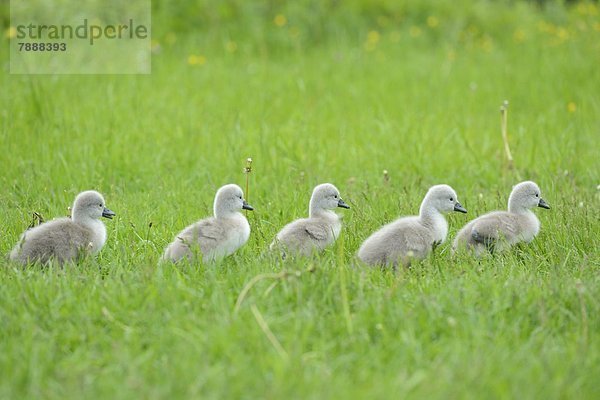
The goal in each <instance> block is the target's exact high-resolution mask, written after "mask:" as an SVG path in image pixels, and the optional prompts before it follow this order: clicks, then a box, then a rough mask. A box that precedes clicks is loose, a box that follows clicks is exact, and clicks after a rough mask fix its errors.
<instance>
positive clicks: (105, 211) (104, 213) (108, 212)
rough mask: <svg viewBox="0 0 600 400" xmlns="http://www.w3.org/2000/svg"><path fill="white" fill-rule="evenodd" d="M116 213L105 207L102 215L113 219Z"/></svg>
mask: <svg viewBox="0 0 600 400" xmlns="http://www.w3.org/2000/svg"><path fill="white" fill-rule="evenodd" d="M115 215H117V214H115V213H114V211H111V210H109V209H108V208H106V207H104V211H102V216H103V217H104V218H108V219H112V217H114V216H115Z"/></svg>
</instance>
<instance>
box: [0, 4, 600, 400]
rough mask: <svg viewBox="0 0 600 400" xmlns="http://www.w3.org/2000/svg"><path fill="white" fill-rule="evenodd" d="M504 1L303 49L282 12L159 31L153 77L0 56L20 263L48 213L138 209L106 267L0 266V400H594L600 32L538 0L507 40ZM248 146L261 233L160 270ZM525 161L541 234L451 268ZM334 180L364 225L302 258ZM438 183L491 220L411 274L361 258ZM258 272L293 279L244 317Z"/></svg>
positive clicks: (453, 218)
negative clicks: (23, 240)
mask: <svg viewBox="0 0 600 400" xmlns="http://www.w3.org/2000/svg"><path fill="white" fill-rule="evenodd" d="M353 4H354V3H353ZM480 6H481V5H480ZM487 7H489V11H486V12H485V15H486V17H485V18H487V19H485V18H484V19H482V20H477V19H475V22H473V24H474V25H469V24H468V23H465V24H464V25H460V26H456V25H453V24H450V23H448V22H447V21H446V20H444V19H443V16H439V19H440V25H439V27H436V28H429V27H428V26H427V24H425V23H424V22H423V21H425V19H424V18H426V15H427V10H425V14H424V15H425V17H424V18H423V19H422V20H421V22H419V20H418V19H416V20H415V21H416V22H411V23H407V24H400V25H398V26H399V27H398V28H395V27H394V26H390V27H377V26H373V27H371V26H369V25H368V23H365V25H361V26H357V29H356V30H355V31H354V32H351V33H347V32H346V33H339V35H337V36H336V34H333V33H331V34H329V36H328V37H327V38H328V39H327V40H326V41H323V42H322V43H320V44H314V43H312V42H302V41H301V39H299V40H300V42H298V43H297V44H294V41H293V40H292V39H290V38H289V37H288V36H286V35H287V33H285V34H284V33H282V32H283V31H282V30H278V29H279V28H277V27H275V26H274V25H273V24H272V23H271V18H270V17H269V18H267V19H266V20H267V22H269V23H270V25H268V26H266V27H265V28H264V32H262V34H263V35H264V36H265V37H267V38H268V40H266V39H265V40H264V41H261V40H259V39H257V38H256V37H254V36H253V39H252V41H249V42H248V43H245V42H243V40H242V39H237V41H236V43H237V50H236V51H235V52H233V53H230V52H227V51H226V45H227V42H228V41H229V39H227V38H225V37H220V36H218V37H217V38H215V37H213V36H211V32H210V31H209V32H205V33H206V35H205V36H203V35H202V34H196V35H195V34H193V33H183V34H178V35H177V39H176V41H175V42H173V43H170V44H169V43H167V42H165V41H163V39H162V38H159V41H160V43H161V51H160V52H159V53H157V54H155V55H154V57H153V73H152V75H150V76H17V75H12V76H11V75H8V72H7V71H8V56H7V51H6V46H4V45H3V46H2V50H1V51H0V60H1V61H2V68H3V72H2V74H1V75H0V85H1V87H2V91H1V92H0V99H1V103H0V104H1V108H0V115H1V118H0V137H1V142H2V157H1V158H0V184H1V186H2V188H3V189H2V190H1V191H0V212H1V215H2V217H0V253H2V254H6V253H8V252H9V251H10V249H11V248H12V246H13V245H14V244H15V243H16V241H17V240H18V237H19V235H20V233H21V232H22V231H23V230H24V229H25V228H26V227H27V225H28V224H29V222H30V220H31V213H32V212H33V211H37V212H39V213H41V214H42V215H43V216H44V217H46V218H47V219H50V218H52V217H55V216H61V215H65V214H66V212H67V207H68V206H69V205H70V204H71V203H72V201H73V198H74V196H75V195H76V194H77V193H78V192H79V191H82V190H85V189H90V188H94V189H97V190H99V191H101V192H102V193H103V194H104V195H105V197H106V200H107V205H108V206H109V207H110V208H111V209H113V210H114V211H115V212H117V214H118V217H117V218H116V219H115V220H113V221H107V222H106V225H107V227H108V234H109V237H108V241H107V244H106V246H105V247H104V249H103V250H102V252H101V253H100V254H99V255H98V257H97V258H96V259H95V260H86V261H85V262H84V263H82V264H81V265H78V266H69V267H66V268H65V269H40V268H27V269H20V268H15V267H14V266H12V265H9V264H8V263H7V262H6V260H5V259H2V260H0V338H1V340H0V371H2V374H1V375H0V398H11V399H12V398H50V399H54V398H123V399H125V398H132V397H139V398H345V397H349V398H404V397H412V398H457V397H458V398H577V399H580V398H595V397H597V395H598V393H599V392H600V380H599V379H598V377H599V376H600V317H599V316H600V300H599V297H598V293H600V273H599V272H600V255H599V253H598V248H599V247H600V230H599V223H598V222H599V220H600V211H599V206H600V192H599V190H598V188H597V185H598V184H600V173H599V171H600V168H599V167H600V163H599V161H598V159H599V158H598V155H599V154H600V146H599V144H598V138H599V133H600V132H599V127H600V120H599V117H598V116H599V115H600V101H599V97H598V93H600V71H599V69H598V65H599V64H600V63H599V62H600V56H599V55H600V46H599V43H600V32H599V31H598V28H597V27H600V22H599V20H598V15H597V14H596V15H592V13H591V12H590V13H587V14H586V12H580V11H578V9H577V8H576V7H574V8H573V9H563V8H560V7H559V6H556V7H558V8H556V9H550V11H546V12H542V11H536V10H534V9H533V8H529V7H524V6H523V5H522V4H521V5H519V7H517V8H516V9H517V11H518V12H517V17H515V18H514V19H511V20H510V23H509V25H510V28H507V29H506V30H507V32H505V34H502V26H506V25H504V22H503V20H502V19H501V18H500V17H501V16H505V15H508V14H509V13H510V12H511V10H513V9H512V8H509V7H507V6H505V5H502V4H495V5H490V4H487ZM480 10H481V7H480ZM486 10H488V8H486ZM557 10H558V11H557ZM596 10H597V8H596ZM584 11H585V10H584ZM454 12H457V11H454ZM557 14H558V15H559V17H560V18H563V19H564V20H561V21H559V22H557V21H556V19H559V20H560V18H559V17H557V16H556V15H557ZM494 16H495V17H494ZM288 19H289V20H290V21H292V20H293V19H292V17H289V18H288ZM466 20H468V18H466ZM490 21H492V22H493V23H491V22H490ZM543 21H546V22H545V23H546V24H547V25H544V24H542V23H541V22H543ZM581 21H583V22H584V24H585V27H586V29H587V30H585V31H584V30H582V28H581ZM486 22H490V25H489V32H488V31H485V30H482V29H484V28H482V26H486ZM290 24H291V22H290ZM413 24H414V25H413ZM594 24H599V25H594ZM474 26H479V28H476V29H470V27H471V28H473V27H474ZM411 27H412V28H416V27H419V29H421V31H420V33H419V35H418V36H414V37H413V36H411V34H410V32H411ZM561 27H562V28H564V29H565V30H566V32H567V33H568V35H567V38H566V39H564V38H562V39H561V35H562V33H561V31H560V28H561ZM595 27H596V28H595ZM285 29H287V28H285ZM518 29H522V30H523V31H524V32H526V35H525V38H524V39H523V40H522V41H521V40H520V39H519V37H520V36H519V35H514V32H513V31H514V30H518ZM374 30H377V32H378V34H379V40H377V41H375V43H374V44H373V43H372V44H371V45H369V44H368V40H369V39H368V38H369V37H371V40H372V41H373V39H374V37H375V35H374V34H371V35H370V36H369V34H368V32H369V31H374ZM396 30H397V31H396ZM350 31H351V30H350ZM286 32H287V31H286ZM412 32H413V34H415V33H416V31H415V29H412ZM165 35H167V36H168V33H165ZM300 37H301V38H302V36H300ZM215 39H216V40H215ZM563 39H564V40H563ZM5 42H6V41H5ZM373 46H374V47H373ZM190 55H202V56H204V57H205V58H206V63H205V64H204V65H189V64H188V57H189V56H190ZM505 99H508V100H509V101H510V111H509V135H510V139H511V147H512V152H513V156H514V158H515V165H516V170H514V171H509V170H507V169H506V168H505V162H504V153H503V147H502V140H501V135H500V114H499V106H500V105H501V103H502V101H503V100H505ZM570 103H571V104H570ZM569 104H570V107H571V110H570V111H569ZM247 157H252V158H253V159H254V164H253V172H252V174H251V178H250V187H251V190H250V195H249V201H250V203H251V204H252V205H253V206H254V207H255V209H256V211H255V212H254V213H251V214H249V220H250V224H251V227H252V233H251V237H250V240H249V242H248V244H247V245H246V246H245V247H244V248H242V249H241V250H240V251H239V252H238V253H236V254H235V255H233V256H232V257H229V258H227V259H225V260H223V261H222V262H220V263H218V264H216V265H182V266H178V267H173V266H157V259H158V257H159V255H160V254H161V252H162V250H163V248H164V247H165V245H166V244H167V243H168V242H169V241H170V240H172V238H173V237H174V235H175V234H176V233H177V232H178V231H179V230H181V229H182V228H183V227H185V226H186V225H187V224H189V223H191V222H192V221H194V220H196V219H199V218H201V217H204V216H206V215H208V214H210V213H211V209H212V200H213V196H214V192H215V190H216V189H217V188H218V187H219V186H220V185H222V184H225V183H230V182H234V183H238V184H240V185H241V186H244V185H245V176H244V174H243V173H242V169H243V167H244V164H245V159H246V158H247ZM384 169H387V170H388V171H389V176H390V181H389V182H387V183H386V182H384V179H383V173H382V171H383V170H384ZM519 176H520V177H521V178H522V179H532V180H535V181H536V182H537V183H538V184H539V185H540V186H541V188H542V193H543V196H544V198H545V199H546V200H547V201H548V202H549V203H550V205H551V206H552V210H549V211H547V210H536V213H537V215H538V216H539V218H540V220H541V222H542V229H541V232H540V235H539V236H538V237H537V238H536V239H535V240H534V242H533V243H531V244H530V245H527V246H519V247H517V248H515V249H514V251H511V252H510V253H507V254H504V255H498V256H494V257H487V258H484V259H482V260H480V261H477V260H474V259H472V258H470V257H468V256H464V255H462V256H460V257H457V258H452V257H451V256H450V254H449V253H450V252H449V243H450V242H451V240H452V238H453V236H454V234H455V233H456V231H457V230H458V229H459V228H460V227H461V226H462V225H463V224H464V223H466V222H467V221H468V220H469V219H470V218H473V217H475V216H477V215H479V214H481V213H484V212H486V211H489V210H492V209H498V208H504V207H505V206H506V205H505V204H506V200H507V196H508V194H509V191H510V188H511V186H512V185H513V184H514V183H516V182H518V180H519ZM326 181H327V182H332V183H334V184H336V185H337V186H338V188H339V189H340V191H341V193H342V197H343V198H344V200H346V201H347V202H348V203H349V204H350V205H351V206H352V209H351V210H343V211H341V213H342V214H343V215H344V229H343V235H342V237H341V238H340V240H339V241H338V243H337V244H336V245H335V246H334V247H333V248H332V249H331V250H329V251H327V252H326V253H325V254H323V255H322V257H319V258H316V259H310V260H296V261H289V262H285V263H281V262H280V261H278V260H277V259H276V258H275V257H274V256H273V255H270V254H268V253H267V252H266V249H267V246H268V244H269V243H270V241H271V240H272V238H273V237H274V235H275V233H276V232H277V231H278V229H280V228H281V227H282V226H283V225H284V224H285V223H287V222H289V221H290V220H291V219H293V218H296V217H300V216H303V215H305V214H306V213H307V203H308V199H309V196H310V191H311V189H312V187H313V186H315V185H316V184H318V183H322V182H326ZM436 183H448V184H450V185H452V186H453V187H454V188H455V189H456V191H457V192H458V195H459V199H460V201H461V203H462V204H463V205H464V206H465V207H466V208H467V209H468V210H469V214H467V215H462V214H461V215H457V214H453V215H449V216H448V220H449V224H450V232H449V239H448V241H447V242H446V243H445V244H444V245H442V246H441V247H440V248H438V249H437V251H436V253H435V254H434V255H433V256H432V257H430V258H428V259H427V260H425V261H423V262H422V263H420V264H417V265H415V266H414V267H413V268H411V269H410V270H402V271H400V272H398V273H396V274H394V273H392V272H389V271H384V272H382V271H379V270H371V269H368V268H366V267H364V266H362V265H360V264H359V263H358V262H357V261H356V259H355V253H356V250H357V249H358V246H359V245H360V243H361V242H362V240H363V239H364V238H366V237H367V236H368V235H369V234H370V233H371V232H372V231H374V230H375V229H377V228H378V227H379V226H381V225H382V224H383V223H385V222H388V221H390V220H392V219H394V218H396V217H397V216H400V215H407V214H414V213H416V212H417V211H418V208H419V203H420V201H421V199H422V197H423V195H424V193H425V192H426V190H427V188H428V187H429V186H430V185H433V184H436ZM151 222H152V227H151V228H149V227H148V226H149V224H150V223H151ZM281 271H287V272H288V273H286V274H279V275H277V274H278V273H280V272H281ZM262 274H275V275H267V276H266V277H265V279H262V280H259V281H258V282H257V283H256V284H255V285H254V286H252V288H251V289H250V290H249V291H248V292H247V295H246V296H245V297H244V298H243V301H242V303H241V305H240V307H239V310H236V309H235V306H236V301H237V300H238V296H239V295H240V293H241V292H242V291H243V289H244V287H245V286H246V285H247V284H248V283H249V282H250V281H251V280H252V279H253V278H255V277H257V276H261V275H262ZM269 276H270V277H269ZM273 276H277V278H273ZM262 321H264V322H265V323H266V324H267V326H268V328H267V327H265V326H264V324H263V326H262V327H261V324H260V323H259V322H261V323H262ZM273 338H274V339H273Z"/></svg>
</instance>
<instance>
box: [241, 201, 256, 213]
mask: <svg viewBox="0 0 600 400" xmlns="http://www.w3.org/2000/svg"><path fill="white" fill-rule="evenodd" d="M242 208H243V209H244V210H250V211H253V210H254V207H252V206H251V205H250V204H248V203H246V200H244V204H243V205H242Z"/></svg>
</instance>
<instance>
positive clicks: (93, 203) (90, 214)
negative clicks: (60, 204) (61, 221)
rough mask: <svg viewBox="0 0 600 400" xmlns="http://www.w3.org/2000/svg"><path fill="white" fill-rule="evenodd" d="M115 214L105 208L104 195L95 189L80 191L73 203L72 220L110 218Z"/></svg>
mask: <svg viewBox="0 0 600 400" xmlns="http://www.w3.org/2000/svg"><path fill="white" fill-rule="evenodd" d="M115 215H116V214H115V213H114V212H112V211H111V210H109V209H108V208H106V203H105V202H104V197H102V195H101V194H100V193H98V192H96V191H95V190H88V191H86V192H81V193H79V194H78V195H77V197H76V198H75V202H74V203H73V212H72V217H73V221H75V222H77V221H82V220H89V219H99V218H100V217H104V218H109V219H112V217H114V216H115Z"/></svg>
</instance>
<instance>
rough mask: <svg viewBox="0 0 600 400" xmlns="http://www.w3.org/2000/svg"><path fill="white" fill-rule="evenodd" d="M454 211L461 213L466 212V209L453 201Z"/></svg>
mask: <svg viewBox="0 0 600 400" xmlns="http://www.w3.org/2000/svg"><path fill="white" fill-rule="evenodd" d="M454 211H458V212H461V213H465V214H466V213H467V209H466V208H464V207H463V206H462V205H461V204H460V203H459V202H458V201H457V202H456V203H454Z"/></svg>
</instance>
